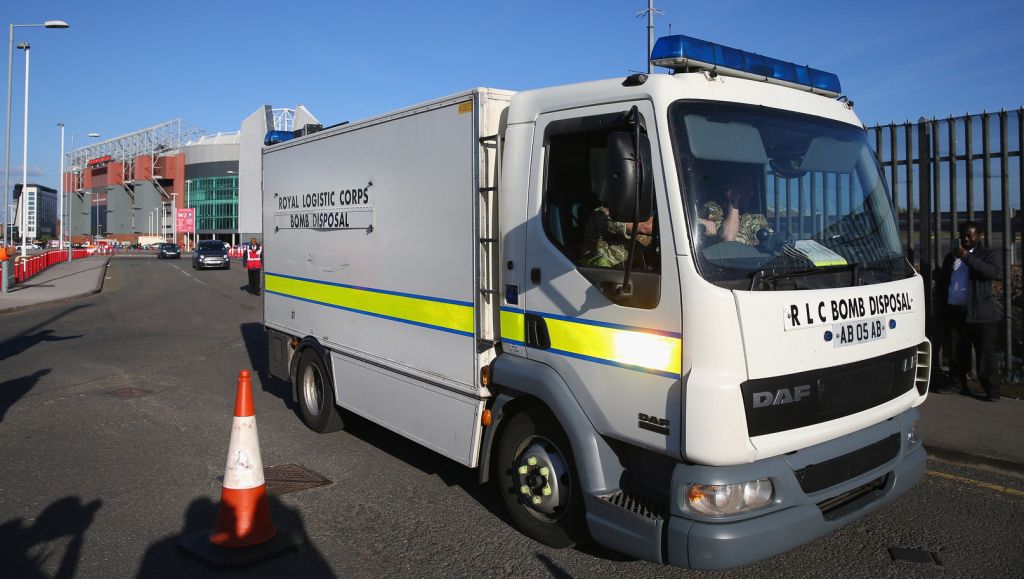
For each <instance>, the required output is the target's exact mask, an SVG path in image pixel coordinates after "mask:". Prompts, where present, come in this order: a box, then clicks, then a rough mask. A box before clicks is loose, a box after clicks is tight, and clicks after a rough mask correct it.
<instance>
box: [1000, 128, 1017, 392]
mask: <svg viewBox="0 0 1024 579" xmlns="http://www.w3.org/2000/svg"><path fill="white" fill-rule="evenodd" d="M1006 124H1007V118H1006V111H999V186H1000V193H1002V197H1003V198H1002V202H1001V203H1002V209H1003V312H1004V313H1005V316H1006V324H1005V326H1006V333H1005V335H1004V336H1003V338H1004V342H1003V346H1004V348H1003V350H1004V353H1003V356H1004V361H1005V365H1004V366H1003V378H1004V379H1005V380H1006V381H1007V382H1009V381H1010V377H1011V375H1012V374H1013V309H1012V306H1013V299H1012V298H1013V281H1012V279H1011V276H1010V269H1011V268H1012V267H1013V258H1012V256H1011V254H1010V250H1011V248H1012V247H1013V242H1014V239H1013V229H1012V228H1011V221H1010V217H1011V213H1013V206H1012V205H1011V204H1010V153H1009V151H1010V139H1009V136H1008V129H1007V126H1006Z"/></svg>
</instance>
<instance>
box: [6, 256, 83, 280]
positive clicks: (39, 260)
mask: <svg viewBox="0 0 1024 579" xmlns="http://www.w3.org/2000/svg"><path fill="white" fill-rule="evenodd" d="M83 257H89V251H88V250H85V249H73V250H71V259H82V258H83ZM67 260H68V252H67V251H66V250H62V249H60V250H54V251H47V252H46V253H44V254H42V255H34V256H32V257H26V258H25V259H18V260H17V261H16V262H15V264H14V283H21V282H23V281H25V280H27V279H29V278H31V277H32V276H34V275H36V274H38V273H39V272H41V271H43V270H44V269H46V268H48V267H50V266H52V265H56V264H58V263H61V262H64V261H67Z"/></svg>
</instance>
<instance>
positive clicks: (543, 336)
mask: <svg viewBox="0 0 1024 579" xmlns="http://www.w3.org/2000/svg"><path fill="white" fill-rule="evenodd" d="M526 345H527V346H529V347H531V348H539V349H541V350H547V349H548V348H550V347H551V336H550V335H549V334H548V325H547V324H546V323H545V322H544V318H542V317H540V316H538V315H536V314H526Z"/></svg>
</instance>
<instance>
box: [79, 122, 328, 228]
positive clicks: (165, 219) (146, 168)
mask: <svg viewBox="0 0 1024 579" xmlns="http://www.w3.org/2000/svg"><path fill="white" fill-rule="evenodd" d="M299 123H301V124H299ZM316 123H317V121H316V119H315V118H314V117H313V115H312V114H310V113H309V111H307V110H306V109H305V108H304V107H302V106H301V105H300V106H299V107H297V108H296V109H284V108H280V109H274V108H271V107H270V106H269V105H267V106H263V107H261V108H259V109H257V110H256V111H255V112H254V113H252V114H251V115H249V117H247V118H246V119H245V120H244V121H243V122H242V125H241V130H240V131H238V132H234V133H217V134H206V131H204V130H203V129H200V128H197V127H194V126H192V125H190V124H188V123H186V122H185V121H183V120H181V119H176V120H173V121H167V122H164V123H161V124H159V125H155V126H152V127H148V128H145V129H141V130H139V131H135V132H133V133H129V134H126V135H121V136H118V137H114V138H111V139H107V140H105V141H101V142H98V143H92V144H89V145H86V146H83V147H80V148H77V149H75V150H73V151H71V152H69V153H67V156H66V159H65V167H67V169H66V171H65V173H64V176H63V177H64V190H65V191H67V192H68V198H69V213H68V214H67V222H68V231H69V232H70V235H71V241H72V242H73V243H85V242H90V241H95V240H98V239H106V240H113V241H117V242H119V243H123V244H131V243H138V242H140V241H143V240H149V241H152V240H153V239H154V238H161V239H165V240H167V241H171V240H176V241H177V242H178V243H179V244H182V245H186V246H191V245H194V242H195V240H196V239H220V240H222V241H225V242H228V243H231V244H232V245H234V244H237V243H242V242H244V240H247V239H249V237H251V236H255V237H259V238H262V152H261V151H262V147H263V139H264V136H265V135H266V133H267V131H270V130H283V131H290V130H292V126H293V124H295V125H299V126H306V125H309V124H316ZM176 209H192V210H193V215H194V228H195V231H194V235H186V233H185V232H184V231H178V230H177V228H176V220H175V216H176V214H177V213H178V212H177V211H176Z"/></svg>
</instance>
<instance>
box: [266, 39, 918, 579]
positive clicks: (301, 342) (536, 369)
mask: <svg viewBox="0 0 1024 579" xmlns="http://www.w3.org/2000/svg"><path fill="white" fill-rule="evenodd" d="M652 58H653V59H654V61H655V64H659V65H662V66H666V67H671V68H673V69H674V74H671V75H651V76H649V77H648V76H647V75H632V76H629V77H628V78H625V79H622V78H619V79H612V80H603V81H597V82H588V83H583V84H573V85H567V86H558V87H553V88H545V89H539V90H531V91H526V92H519V93H513V92H508V91H502V90H493V89H484V88H478V89H473V90H469V91H466V92H462V93H459V94H455V95H451V96H448V97H445V98H441V99H437V100H434V101H430V102H426V103H423V104H419V105H416V106H412V107H409V108H405V109H401V110H398V111H394V112H391V113H388V114H385V115H382V116H378V117H374V118H370V119H366V120H363V121H360V122H354V123H351V124H343V125H339V126H336V127H328V128H326V129H324V130H323V131H321V132H318V133H314V134H309V135H306V136H301V137H297V138H295V139H293V140H289V141H286V142H282V143H279V144H274V145H272V146H268V147H266V148H264V151H263V205H264V214H263V215H264V222H263V231H264V240H265V247H266V249H267V252H266V261H265V264H264V270H263V271H264V276H265V288H266V297H265V302H264V304H265V305H264V308H265V310H264V312H265V325H266V328H267V329H268V331H269V336H270V339H269V344H270V351H269V358H270V366H271V372H272V373H273V374H275V375H277V376H280V377H282V378H284V379H287V380H290V381H291V383H292V384H293V387H294V395H295V396H296V398H297V400H298V409H299V413H300V415H301V418H302V420H303V421H304V422H305V423H306V424H307V425H308V426H309V427H310V428H311V429H313V430H315V431H318V432H327V431H332V430H336V429H338V428H340V427H341V426H342V416H343V414H342V413H341V409H344V410H345V411H350V412H353V413H355V414H358V415H361V416H363V417H366V418H368V419H370V420H371V421H374V422H376V423H378V424H380V425H383V426H384V427H386V428H389V429H391V430H393V431H395V432H398V433H400V434H402V435H404V436H406V437H408V438H410V439H412V440H414V441H416V442H419V443H420V444H422V445H424V446H426V447H428V448H430V449H432V450H434V451H436V452H437V453H439V454H440V455H443V456H445V457H447V458H449V459H451V460H454V461H457V462H458V463H461V464H463V465H465V466H467V467H475V468H478V469H479V476H480V481H481V482H488V481H493V483H494V486H495V487H496V489H497V491H498V492H499V494H500V495H501V497H502V500H503V501H504V503H505V505H506V506H507V508H508V510H509V512H510V514H511V517H512V519H513V520H514V521H515V522H516V524H517V525H518V526H519V528H520V529H521V530H522V531H523V532H524V533H525V534H527V535H528V536H530V537H533V538H534V539H536V540H538V541H540V542H542V543H545V544H547V545H551V546H556V547H561V546H568V545H571V544H574V543H580V542H583V541H587V540H591V539H593V540H595V541H597V542H598V543H601V544H603V545H605V546H608V547H611V548H613V549H616V550H618V551H621V552H623V553H627V554H629V555H632V556H634V557H638V558H643V559H647V560H650V561H656V562H660V563H666V564H672V565H679V566H684V567H691V568H700V569H715V568H725V567H732V566H737V565H742V564H746V563H749V562H752V561H757V560H760V559H764V558H767V557H770V556H772V555H774V554H777V553H781V552H784V551H786V550H789V549H792V548H794V547H796V546H798V545H801V544H803V543H806V542H808V541H810V540H812V539H813V538H815V537H818V536H821V535H823V534H826V533H828V532H830V531H832V530H835V529H837V528H839V527H841V526H843V525H845V524H847V523H849V522H850V521H852V520H854V519H857V518H858V517H860V516H862V515H863V514H865V513H867V512H869V511H872V510H874V509H877V508H879V507H881V506H883V505H885V504H887V503H889V502H891V501H893V500H894V499H895V498H896V497H898V496H899V495H900V494H902V493H904V492H905V491H907V490H908V489H909V488H911V487H912V486H913V485H914V484H915V483H917V482H918V481H919V480H920V478H921V477H922V475H923V472H924V467H925V451H924V449H923V448H922V446H921V442H920V440H919V438H918V436H917V432H916V428H915V421H916V419H917V416H918V414H917V410H916V409H915V407H916V406H918V405H920V404H921V403H922V402H923V401H924V400H925V397H926V395H927V391H928V383H929V368H930V344H929V342H928V340H927V339H926V338H925V331H924V327H925V323H924V322H925V310H924V303H925V302H924V289H923V284H922V280H921V277H920V276H919V275H918V274H917V273H916V272H915V270H914V268H913V267H912V266H911V264H910V263H909V262H908V261H907V259H906V257H905V254H904V251H903V249H902V247H901V245H900V241H899V236H898V230H897V223H896V219H895V218H894V212H893V207H892V202H891V199H890V195H889V193H888V190H887V186H886V183H885V181H884V177H883V174H882V172H881V171H880V169H879V165H878V163H877V160H876V156H875V154H874V153H873V151H872V149H871V147H870V144H869V142H868V140H867V138H866V133H865V131H864V129H863V126H862V124H861V122H860V121H859V120H858V119H857V117H856V116H855V115H854V113H853V111H852V103H851V102H850V101H848V100H847V99H846V98H845V97H840V96H839V93H840V90H839V81H838V78H837V77H836V76H835V75H832V74H830V73H824V72H821V71H818V70H815V69H810V68H807V67H803V66H797V65H793V64H791V63H787V62H782V61H778V60H774V59H770V58H767V57H763V56H760V55H757V54H752V53H747V52H743V51H739V50H736V49H731V48H728V47H724V46H720V45H714V44H711V43H707V42H703V41H700V40H697V39H693V38H689V37H685V36H670V37H665V38H663V39H661V40H659V42H658V44H657V45H656V49H655V51H654V54H653V55H652ZM837 97H839V98H837ZM632 232H637V234H636V235H633V234H632Z"/></svg>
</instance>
